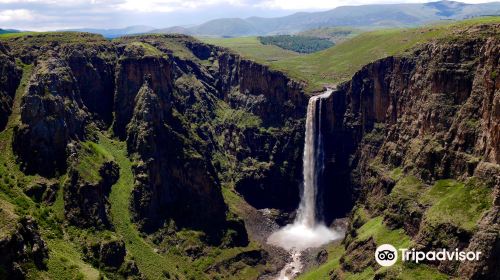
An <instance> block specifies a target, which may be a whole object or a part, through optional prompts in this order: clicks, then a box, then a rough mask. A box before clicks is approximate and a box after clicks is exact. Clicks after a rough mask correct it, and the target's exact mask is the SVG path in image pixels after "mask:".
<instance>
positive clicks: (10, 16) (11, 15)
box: [0, 9, 35, 22]
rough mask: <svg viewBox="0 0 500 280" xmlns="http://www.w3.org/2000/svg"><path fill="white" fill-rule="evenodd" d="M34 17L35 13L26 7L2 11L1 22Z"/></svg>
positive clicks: (29, 19) (32, 18)
mask: <svg viewBox="0 0 500 280" xmlns="http://www.w3.org/2000/svg"><path fill="white" fill-rule="evenodd" d="M34 19H35V13H33V12H32V11H30V10H26V9H15V10H3V11H0V22H9V21H31V20H34Z"/></svg>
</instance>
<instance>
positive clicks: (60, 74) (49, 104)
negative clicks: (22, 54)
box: [13, 53, 88, 177]
mask: <svg viewBox="0 0 500 280" xmlns="http://www.w3.org/2000/svg"><path fill="white" fill-rule="evenodd" d="M21 106H22V107H21V124H20V125H19V126H18V127H16V129H15V133H14V134H15V135H14V141H13V149H14V151H15V153H16V154H17V156H18V159H19V161H20V163H21V167H22V169H23V170H25V172H26V173H28V174H33V173H39V174H41V175H43V176H48V177H51V176H54V175H55V174H56V173H61V172H64V171H65V169H66V158H67V151H66V148H67V145H68V144H69V143H70V142H71V141H75V140H81V139H84V136H85V135H84V128H85V125H86V123H87V120H88V115H87V113H86V111H85V106H84V105H83V103H82V100H81V98H80V93H79V90H78V87H77V86H76V81H75V78H74V76H73V75H72V72H71V70H70V68H69V67H68V65H67V64H66V62H65V61H64V60H62V59H60V58H59V57H58V55H57V54H55V53H48V54H47V56H45V57H44V58H40V59H39V60H37V65H36V67H35V69H34V72H33V75H32V77H31V79H30V81H29V84H28V85H27V89H26V93H25V95H24V96H23V98H22V104H21Z"/></svg>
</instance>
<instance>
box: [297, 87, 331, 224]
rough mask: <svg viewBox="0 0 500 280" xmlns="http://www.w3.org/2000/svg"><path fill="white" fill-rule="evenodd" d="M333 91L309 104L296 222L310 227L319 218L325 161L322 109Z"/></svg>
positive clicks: (317, 97)
mask: <svg viewBox="0 0 500 280" xmlns="http://www.w3.org/2000/svg"><path fill="white" fill-rule="evenodd" d="M331 92H332V91H331V90H328V91H327V92H325V93H323V94H322V95H318V96H313V97H311V98H310V99H309V104H308V105H307V117H306V134H305V141H304V156H303V162H304V163H303V174H304V186H303V192H302V199H301V201H300V206H299V209H298V210H297V218H296V221H295V222H296V223H300V224H303V225H306V226H308V227H314V226H315V225H316V222H317V219H318V217H317V215H316V212H317V207H318V203H317V195H318V186H319V180H320V176H321V173H322V171H323V161H324V158H323V135H322V134H321V116H322V114H321V109H322V107H323V101H324V99H325V98H326V97H328V96H330V94H331Z"/></svg>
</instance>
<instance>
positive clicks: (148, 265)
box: [99, 135, 183, 279]
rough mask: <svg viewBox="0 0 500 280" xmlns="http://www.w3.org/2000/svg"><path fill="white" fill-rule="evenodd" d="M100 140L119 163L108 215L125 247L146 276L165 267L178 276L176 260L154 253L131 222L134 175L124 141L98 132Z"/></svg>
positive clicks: (158, 273) (152, 276)
mask: <svg viewBox="0 0 500 280" xmlns="http://www.w3.org/2000/svg"><path fill="white" fill-rule="evenodd" d="M99 144H100V145H102V147H103V148H104V149H106V150H107V151H109V153H110V154H111V155H112V156H113V157H114V159H115V161H116V163H117V164H118V165H119V166H120V179H119V180H118V182H117V183H116V184H115V185H114V186H113V188H112V189H111V194H110V196H109V200H110V204H111V218H112V221H113V225H114V226H115V230H116V233H117V234H118V235H119V236H121V237H122V238H123V240H124V241H125V244H126V247H127V250H128V251H129V252H130V253H131V255H132V256H133V258H134V260H135V261H136V263H137V266H138V267H139V270H140V271H141V272H142V273H144V275H145V276H146V277H147V278H148V279H161V278H163V271H168V272H169V273H172V274H176V275H178V276H180V275H182V273H180V271H179V269H178V268H177V267H179V264H178V263H179V262H178V260H175V259H172V258H167V257H165V256H163V255H160V254H157V253H156V252H155V251H154V248H152V246H151V245H150V244H149V243H147V242H146V241H145V240H144V239H143V238H141V236H140V235H139V231H138V230H137V229H136V228H135V226H134V224H132V221H131V213H130V211H129V210H128V209H129V203H130V196H131V193H132V189H133V187H134V179H133V175H132V162H131V161H130V160H129V159H128V157H127V149H126V145H125V143H124V142H119V141H115V140H110V139H108V138H107V137H105V136H103V135H101V137H100V139H99ZM176 265H177V266H176ZM182 278H183V277H182ZM182 278H181V279H182Z"/></svg>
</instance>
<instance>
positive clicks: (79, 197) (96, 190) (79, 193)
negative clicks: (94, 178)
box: [64, 161, 120, 228]
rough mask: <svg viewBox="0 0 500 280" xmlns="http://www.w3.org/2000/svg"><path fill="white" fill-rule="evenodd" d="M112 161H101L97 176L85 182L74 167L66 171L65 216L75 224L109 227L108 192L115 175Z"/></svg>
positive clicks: (116, 173) (114, 181)
mask: <svg viewBox="0 0 500 280" xmlns="http://www.w3.org/2000/svg"><path fill="white" fill-rule="evenodd" d="M119 172H120V171H119V167H118V166H117V165H116V163H114V162H112V161H109V162H105V163H104V164H103V165H102V166H101V167H100V169H99V177H100V180H99V181H98V182H89V181H88V180H86V179H85V178H83V177H82V176H81V174H80V173H79V172H78V171H75V170H71V171H70V176H69V177H70V179H69V180H68V183H67V185H66V186H65V188H64V214H65V216H66V220H67V221H68V222H69V223H70V224H72V225H75V226H78V227H95V228H110V226H111V224H110V218H109V214H108V213H109V202H108V196H109V193H110V192H111V186H113V184H115V183H116V181H117V180H118V177H119Z"/></svg>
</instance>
